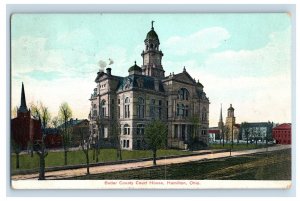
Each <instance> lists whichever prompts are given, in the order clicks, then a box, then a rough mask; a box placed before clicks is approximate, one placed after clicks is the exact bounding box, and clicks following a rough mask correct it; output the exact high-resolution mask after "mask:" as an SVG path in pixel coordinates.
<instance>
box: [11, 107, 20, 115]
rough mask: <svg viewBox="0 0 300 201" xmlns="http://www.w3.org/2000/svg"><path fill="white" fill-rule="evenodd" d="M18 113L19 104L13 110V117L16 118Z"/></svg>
mask: <svg viewBox="0 0 300 201" xmlns="http://www.w3.org/2000/svg"><path fill="white" fill-rule="evenodd" d="M17 114H18V106H15V107H13V108H12V110H11V118H16V117H17Z"/></svg>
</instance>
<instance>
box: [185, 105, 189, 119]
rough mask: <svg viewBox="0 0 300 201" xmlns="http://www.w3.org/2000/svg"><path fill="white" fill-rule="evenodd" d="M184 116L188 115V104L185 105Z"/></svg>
mask: <svg viewBox="0 0 300 201" xmlns="http://www.w3.org/2000/svg"><path fill="white" fill-rule="evenodd" d="M185 116H186V117H188V116H189V106H188V105H186V106H185Z"/></svg>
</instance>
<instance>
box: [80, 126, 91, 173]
mask: <svg viewBox="0 0 300 201" xmlns="http://www.w3.org/2000/svg"><path fill="white" fill-rule="evenodd" d="M79 133H80V136H81V143H80V146H81V148H82V151H83V153H84V155H85V159H86V174H87V175H89V174H90V160H89V149H90V139H89V135H88V133H85V132H84V130H83V129H82V128H80V129H79Z"/></svg>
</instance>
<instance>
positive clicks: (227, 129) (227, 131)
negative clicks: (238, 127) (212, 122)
mask: <svg viewBox="0 0 300 201" xmlns="http://www.w3.org/2000/svg"><path fill="white" fill-rule="evenodd" d="M224 135H225V138H226V143H228V140H229V135H230V129H229V128H228V126H225V127H224Z"/></svg>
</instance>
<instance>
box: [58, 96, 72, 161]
mask: <svg viewBox="0 0 300 201" xmlns="http://www.w3.org/2000/svg"><path fill="white" fill-rule="evenodd" d="M71 117H72V110H71V108H70V106H69V105H68V103H66V102H64V103H62V104H61V105H60V107H59V118H60V119H61V121H62V122H63V124H64V126H63V128H62V138H63V149H64V157H65V163H64V164H65V165H67V164H68V151H69V147H70V144H71V135H72V129H71V128H68V126H67V122H68V120H69V119H70V118H71Z"/></svg>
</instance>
